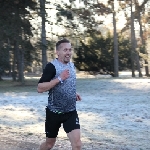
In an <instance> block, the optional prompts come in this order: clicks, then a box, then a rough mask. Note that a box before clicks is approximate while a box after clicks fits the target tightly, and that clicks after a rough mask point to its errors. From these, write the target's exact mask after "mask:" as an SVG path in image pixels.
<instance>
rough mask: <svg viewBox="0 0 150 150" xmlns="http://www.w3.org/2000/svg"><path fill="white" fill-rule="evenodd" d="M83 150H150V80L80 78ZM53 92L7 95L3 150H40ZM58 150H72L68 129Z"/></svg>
mask: <svg viewBox="0 0 150 150" xmlns="http://www.w3.org/2000/svg"><path fill="white" fill-rule="evenodd" d="M77 91H78V93H80V95H81V96H82V101H81V102H77V110H78V114H79V117H80V124H81V133H82V141H83V148H82V149H83V150H150V79H141V78H140V79H138V78H130V79H129V78H128V79H127V78H126V79H123V78H120V79H119V78H118V79H114V78H105V79H96V78H95V79H93V78H88V79H78V80H77ZM46 105H47V93H43V94H38V93H37V92H36V87H35V92H34V91H31V92H22V91H21V92H19V90H18V92H7V91H5V92H1V89H0V150H37V149H38V147H39V144H40V143H41V142H42V141H43V140H44V139H45V134H44V121H45V106H46ZM53 149H54V150H71V146H70V143H69V141H68V138H67V137H66V134H65V132H64V131H63V128H61V129H60V132H59V135H58V139H57V142H56V145H55V147H54V148H53Z"/></svg>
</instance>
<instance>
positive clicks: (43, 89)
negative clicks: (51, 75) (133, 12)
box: [37, 78, 60, 93]
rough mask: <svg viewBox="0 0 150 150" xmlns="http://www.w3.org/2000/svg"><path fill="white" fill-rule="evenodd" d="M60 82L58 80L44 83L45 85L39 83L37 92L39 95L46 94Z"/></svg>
mask: <svg viewBox="0 0 150 150" xmlns="http://www.w3.org/2000/svg"><path fill="white" fill-rule="evenodd" d="M59 82H60V81H59V80H58V78H56V79H53V80H51V81H50V82H43V83H39V84H38V86H37V91H38V93H43V92H46V91H48V90H50V89H51V88H53V87H54V86H56V85H57V84H58V83H59Z"/></svg>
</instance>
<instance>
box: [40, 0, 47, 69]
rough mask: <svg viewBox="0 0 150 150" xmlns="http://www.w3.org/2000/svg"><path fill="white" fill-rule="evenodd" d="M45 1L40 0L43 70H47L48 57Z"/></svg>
mask: <svg viewBox="0 0 150 150" xmlns="http://www.w3.org/2000/svg"><path fill="white" fill-rule="evenodd" d="M45 1H46V0H40V12H41V17H42V33H41V40H42V45H41V47H42V69H44V68H45V66H46V64H47V55H46V50H47V44H46V30H45V21H46V19H45V14H46V12H45Z"/></svg>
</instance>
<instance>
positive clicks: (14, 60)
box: [12, 40, 17, 81]
mask: <svg viewBox="0 0 150 150" xmlns="http://www.w3.org/2000/svg"><path fill="white" fill-rule="evenodd" d="M13 50H14V52H13V54H14V57H13V65H12V79H13V81H16V77H17V72H16V61H17V60H16V55H17V41H16V40H15V41H14V49H13Z"/></svg>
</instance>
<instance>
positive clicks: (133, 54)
mask: <svg viewBox="0 0 150 150" xmlns="http://www.w3.org/2000/svg"><path fill="white" fill-rule="evenodd" d="M132 7H133V6H132V0H131V47H132V50H131V59H132V60H131V61H132V62H131V63H132V77H135V66H134V61H136V64H137V70H138V72H139V77H142V73H141V69H140V62H139V54H138V52H137V51H136V48H137V43H136V38H135V28H134V12H133V10H132Z"/></svg>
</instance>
